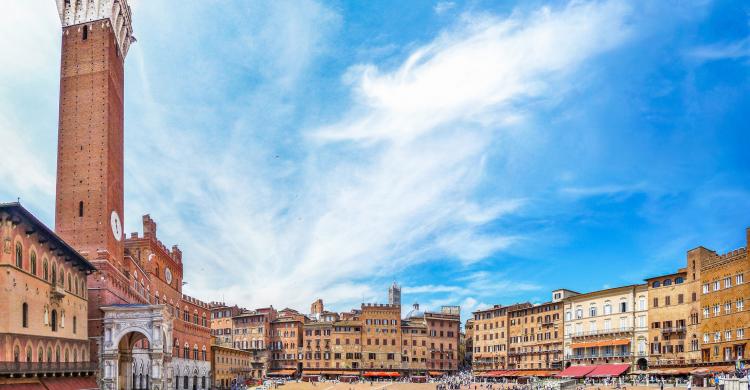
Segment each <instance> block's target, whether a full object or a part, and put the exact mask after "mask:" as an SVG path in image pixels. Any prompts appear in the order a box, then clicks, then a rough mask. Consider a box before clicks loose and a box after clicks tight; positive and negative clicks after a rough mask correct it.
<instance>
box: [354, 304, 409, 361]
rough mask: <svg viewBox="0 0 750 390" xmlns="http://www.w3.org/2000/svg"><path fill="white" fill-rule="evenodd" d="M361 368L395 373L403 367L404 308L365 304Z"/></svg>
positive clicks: (362, 319)
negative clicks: (402, 329)
mask: <svg viewBox="0 0 750 390" xmlns="http://www.w3.org/2000/svg"><path fill="white" fill-rule="evenodd" d="M361 321H362V366H363V367H364V368H367V369H382V370H396V369H399V368H400V367H401V306H396V305H388V304H377V303H373V304H363V305H362V317H361Z"/></svg>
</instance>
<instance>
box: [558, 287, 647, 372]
mask: <svg viewBox="0 0 750 390" xmlns="http://www.w3.org/2000/svg"><path fill="white" fill-rule="evenodd" d="M564 302H565V304H564V311H565V319H564V321H565V342H564V350H565V360H566V364H568V363H569V364H570V365H597V364H614V363H619V364H622V363H628V364H630V365H631V367H632V369H633V370H635V369H637V368H641V369H645V368H646V367H647V366H648V360H647V359H648V288H647V287H646V285H645V284H637V285H631V286H623V287H616V288H610V289H606V290H601V291H594V292H590V293H587V294H580V295H575V296H572V297H569V298H567V299H565V301H564Z"/></svg>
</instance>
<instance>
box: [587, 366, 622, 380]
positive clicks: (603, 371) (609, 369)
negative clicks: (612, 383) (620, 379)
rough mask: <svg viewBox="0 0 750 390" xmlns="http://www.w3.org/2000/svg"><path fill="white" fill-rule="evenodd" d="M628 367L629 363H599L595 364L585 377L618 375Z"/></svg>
mask: <svg viewBox="0 0 750 390" xmlns="http://www.w3.org/2000/svg"><path fill="white" fill-rule="evenodd" d="M629 368H630V364H601V365H598V366H596V368H595V369H594V371H591V372H590V373H588V374H587V375H586V376H587V377H598V378H602V377H609V376H620V375H622V374H624V373H625V371H627V370H628V369H629Z"/></svg>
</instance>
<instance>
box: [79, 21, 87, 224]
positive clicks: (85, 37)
mask: <svg viewBox="0 0 750 390" xmlns="http://www.w3.org/2000/svg"><path fill="white" fill-rule="evenodd" d="M88 38H89V26H83V40H84V41H85V40H87V39H88ZM80 207H81V209H80V214H81V215H80V216H81V217H83V202H81V203H80Z"/></svg>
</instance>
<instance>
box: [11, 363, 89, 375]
mask: <svg viewBox="0 0 750 390" xmlns="http://www.w3.org/2000/svg"><path fill="white" fill-rule="evenodd" d="M96 370H97V363H96V362H77V363H71V362H69V363H39V362H19V363H15V362H0V375H24V374H67V373H91V372H96Z"/></svg>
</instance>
